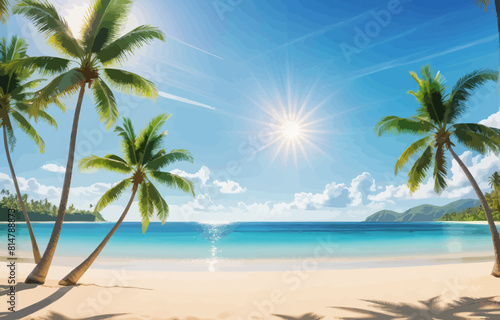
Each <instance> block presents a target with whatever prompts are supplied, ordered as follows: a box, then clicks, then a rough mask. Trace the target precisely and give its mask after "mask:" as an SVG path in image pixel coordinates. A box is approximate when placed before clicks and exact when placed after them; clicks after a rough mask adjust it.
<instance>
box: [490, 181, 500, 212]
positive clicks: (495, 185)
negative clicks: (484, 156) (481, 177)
mask: <svg viewBox="0 0 500 320" xmlns="http://www.w3.org/2000/svg"><path fill="white" fill-rule="evenodd" d="M488 182H489V185H490V187H491V188H492V189H493V192H494V193H495V200H496V204H497V211H499V212H500V201H499V196H500V173H499V172H498V171H495V172H494V173H493V175H492V176H491V177H490V178H489V179H488Z"/></svg>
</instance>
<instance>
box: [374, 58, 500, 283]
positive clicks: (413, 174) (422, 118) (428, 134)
mask: <svg viewBox="0 0 500 320" xmlns="http://www.w3.org/2000/svg"><path fill="white" fill-rule="evenodd" d="M410 74H411V75H412V77H413V78H414V79H415V81H416V82H417V83H418V86H419V90H418V91H417V92H414V91H410V92H409V93H410V94H412V95H413V96H415V97H416V98H417V101H418V102H419V103H420V108H419V109H418V110H417V114H416V115H415V116H413V117H410V118H400V117H396V116H388V117H384V118H382V120H381V121H380V122H379V123H378V124H377V125H376V128H375V132H376V134H377V136H381V135H382V134H384V133H388V134H390V133H392V134H414V135H420V136H424V137H423V138H421V139H420V140H418V141H416V142H414V143H413V144H412V145H410V146H409V147H408V148H407V149H406V150H405V151H404V152H403V154H402V155H401V157H400V158H399V159H398V161H397V162H396V166H395V173H396V174H398V173H399V172H400V171H401V170H402V169H403V167H404V165H405V164H406V163H407V162H408V161H409V160H410V159H411V158H412V157H414V156H417V155H419V157H418V159H417V160H416V161H415V163H414V164H413V166H412V168H411V169H410V171H409V172H408V187H409V189H410V192H411V193H413V192H415V191H416V190H417V189H419V187H420V186H421V184H422V182H423V181H424V178H425V177H426V175H427V173H428V171H429V169H431V168H432V167H434V170H433V178H434V190H435V191H436V192H437V193H441V192H442V191H443V190H444V189H445V188H446V186H447V181H446V177H447V169H448V165H447V162H446V155H445V151H446V150H448V151H449V152H450V153H451V155H452V157H453V159H455V161H456V162H457V163H458V165H459V166H460V168H461V169H462V170H463V171H464V173H465V175H466V176H467V178H468V179H469V182H470V184H471V185H472V187H473V189H474V191H475V192H476V194H477V196H478V198H479V200H480V202H481V205H482V207H483V209H484V212H485V214H486V218H487V220H488V225H489V228H490V232H491V236H492V239H493V246H494V250H495V264H494V267H493V271H492V275H493V276H495V277H500V238H499V236H498V230H497V228H496V226H495V222H494V220H493V216H492V214H491V209H490V207H489V205H488V202H487V201H486V198H485V197H484V195H483V193H482V192H481V189H479V186H478V184H477V182H476V180H474V177H473V176H472V174H471V173H470V171H469V170H468V169H467V167H466V166H465V164H464V163H463V162H462V160H461V159H460V158H459V157H458V156H457V154H456V153H455V151H454V150H453V147H454V146H455V144H454V143H453V142H452V138H453V140H455V141H457V142H459V143H460V144H462V145H464V146H465V147H467V148H469V149H472V150H474V151H477V152H479V153H480V154H485V153H487V152H490V151H491V152H494V153H495V154H498V153H500V130H499V129H495V128H490V127H487V126H485V125H481V124H475V123H457V120H458V118H459V117H460V115H462V114H463V113H464V112H465V111H466V109H467V102H468V99H469V97H470V96H471V94H472V93H473V91H474V90H475V89H477V88H478V87H480V86H481V85H482V84H484V83H485V82H486V81H489V80H494V81H497V80H498V76H497V73H496V72H494V71H489V70H477V71H473V72H471V73H469V74H467V75H465V76H464V77H462V78H461V79H460V80H458V82H457V83H456V84H455V86H454V87H453V89H452V91H451V93H450V95H449V96H447V95H446V94H445V90H446V87H445V85H444V80H443V78H442V77H441V75H440V73H439V72H438V73H437V75H436V76H435V77H433V76H432V74H431V70H430V67H429V66H428V65H427V66H424V67H423V68H422V75H423V79H420V78H419V77H418V76H417V74H416V73H414V72H411V73H410ZM420 152H421V153H420Z"/></svg>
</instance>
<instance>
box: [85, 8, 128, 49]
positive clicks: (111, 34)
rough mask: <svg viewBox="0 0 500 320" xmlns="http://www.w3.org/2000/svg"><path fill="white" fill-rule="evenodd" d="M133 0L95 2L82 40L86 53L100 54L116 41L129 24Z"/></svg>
mask: <svg viewBox="0 0 500 320" xmlns="http://www.w3.org/2000/svg"><path fill="white" fill-rule="evenodd" d="M131 6H132V0H93V1H92V4H91V5H90V7H89V9H88V11H87V14H86V16H85V19H84V25H83V27H82V30H81V38H82V41H83V46H84V48H85V51H86V52H93V53H96V52H99V51H100V50H101V49H102V48H104V47H106V46H107V45H108V44H109V43H111V42H112V41H113V40H115V39H116V38H117V36H118V34H119V33H120V32H121V30H122V29H123V27H124V25H125V23H126V22H127V16H128V13H129V12H130V8H131Z"/></svg>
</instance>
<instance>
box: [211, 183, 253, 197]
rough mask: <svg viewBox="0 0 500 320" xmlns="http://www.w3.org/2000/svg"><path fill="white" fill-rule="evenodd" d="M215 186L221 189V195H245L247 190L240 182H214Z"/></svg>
mask: <svg viewBox="0 0 500 320" xmlns="http://www.w3.org/2000/svg"><path fill="white" fill-rule="evenodd" d="M214 185H215V186H217V187H219V188H220V192H221V193H226V194H234V193H244V192H246V191H247V188H242V187H241V186H240V184H239V183H238V182H234V181H232V180H227V181H218V180H215V181H214Z"/></svg>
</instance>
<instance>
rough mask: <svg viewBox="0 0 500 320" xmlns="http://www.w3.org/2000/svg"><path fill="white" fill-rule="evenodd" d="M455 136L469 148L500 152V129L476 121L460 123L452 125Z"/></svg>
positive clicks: (483, 152)
mask: <svg viewBox="0 0 500 320" xmlns="http://www.w3.org/2000/svg"><path fill="white" fill-rule="evenodd" d="M452 128H453V129H454V130H455V131H454V133H453V134H454V136H455V137H456V139H457V140H458V142H460V143H461V144H463V145H464V146H466V147H467V148H469V149H471V150H474V151H476V152H479V153H481V154H486V153H487V152H490V151H491V152H493V153H495V154H498V153H500V130H499V129H496V128H491V127H488V126H485V125H481V124H476V123H459V124H455V125H453V126H452Z"/></svg>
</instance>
